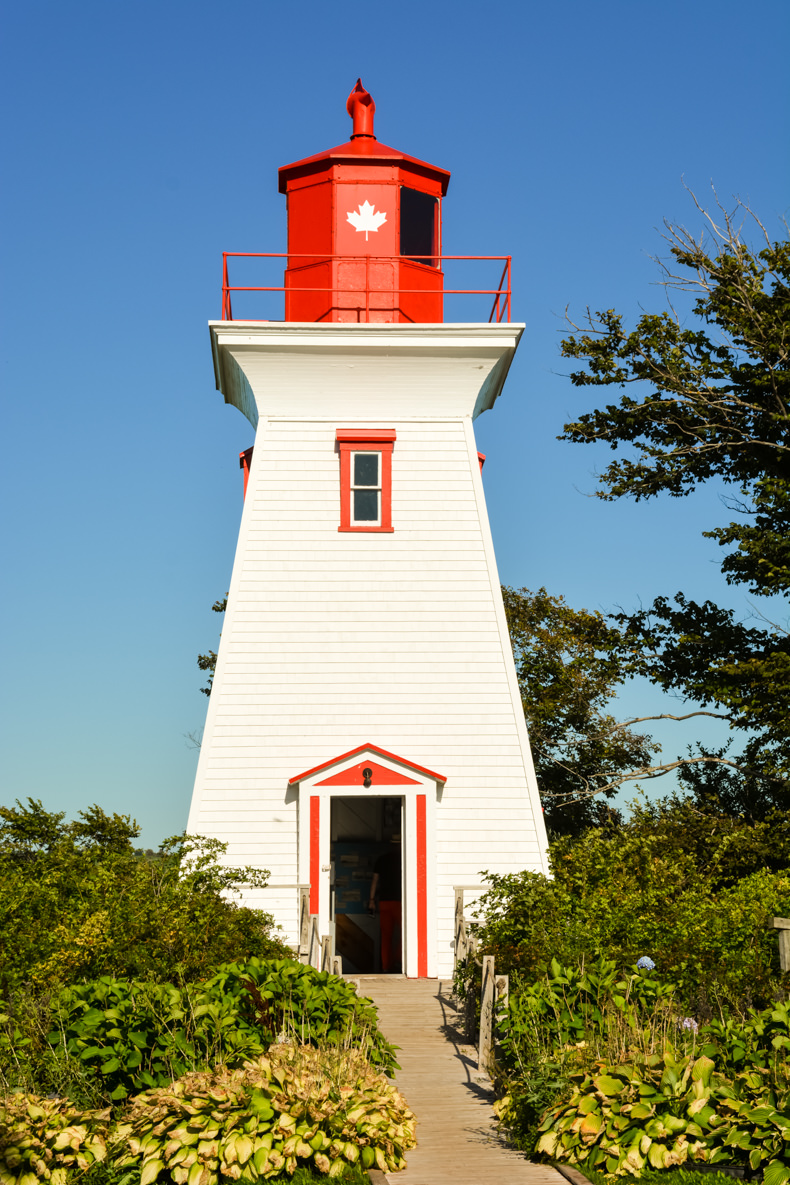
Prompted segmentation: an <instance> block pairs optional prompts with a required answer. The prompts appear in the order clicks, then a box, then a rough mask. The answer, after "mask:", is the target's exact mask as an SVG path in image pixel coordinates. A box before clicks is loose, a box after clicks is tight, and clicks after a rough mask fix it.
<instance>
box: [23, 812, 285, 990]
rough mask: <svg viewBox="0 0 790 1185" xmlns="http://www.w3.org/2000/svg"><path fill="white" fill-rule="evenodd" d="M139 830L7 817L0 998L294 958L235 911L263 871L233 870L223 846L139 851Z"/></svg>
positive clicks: (116, 818)
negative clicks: (253, 958) (239, 894)
mask: <svg viewBox="0 0 790 1185" xmlns="http://www.w3.org/2000/svg"><path fill="white" fill-rule="evenodd" d="M138 833H139V828H138V827H137V825H136V824H135V823H133V822H132V821H131V820H130V818H129V816H128V815H106V814H105V813H104V811H102V810H101V809H100V808H99V807H97V806H94V807H91V808H90V809H89V810H88V811H83V812H81V813H80V816H79V818H78V820H77V821H75V822H72V823H65V822H64V817H63V814H62V813H60V812H58V813H50V812H47V811H45V810H44V808H43V806H42V805H41V803H40V802H36V801H35V800H34V799H28V804H27V806H22V805H21V804H20V803H17V805H16V807H0V994H2V995H3V996H4V997H5V998H6V999H9V998H10V997H11V995H12V994H13V993H14V992H16V991H18V990H19V989H20V988H27V989H29V990H31V991H33V992H34V993H42V992H50V991H56V990H57V989H58V988H60V987H62V986H64V985H66V984H70V983H79V982H84V981H87V980H92V979H97V978H99V977H100V976H102V975H112V976H116V977H118V978H121V979H156V980H160V981H161V980H165V979H169V978H176V979H177V980H178V981H179V982H187V981H192V980H198V979H201V978H204V977H205V976H206V975H209V974H210V973H211V971H212V969H213V968H214V967H215V966H216V965H217V964H218V963H222V962H226V961H228V960H229V959H238V958H246V957H248V956H250V955H257V956H259V957H263V958H281V957H283V956H284V955H286V954H288V953H290V952H288V950H287V948H286V947H285V946H284V945H283V943H282V942H281V941H280V939H279V937H278V936H277V935H276V934H274V933H273V927H274V922H273V918H272V917H271V916H270V915H269V914H265V913H262V912H260V911H259V910H252V909H245V908H241V907H239V906H237V905H236V904H235V903H234V902H233V901H232V900H230V899H229V897H228V891H230V892H232V891H233V890H234V889H235V888H237V887H238V886H239V885H242V884H247V885H250V886H253V887H261V886H263V885H265V884H266V881H267V879H268V875H269V874H268V873H267V872H266V871H265V870H264V869H255V868H229V867H227V866H226V865H225V864H223V862H222V860H223V857H224V853H225V850H226V848H227V845H226V844H223V843H221V842H219V841H218V840H215V839H207V838H205V837H201V836H192V837H190V836H176V837H173V838H172V839H169V840H166V841H165V842H164V843H163V844H162V846H161V848H160V850H159V851H158V852H156V853H154V852H140V851H136V850H135V849H134V848H133V847H132V840H133V839H134V838H135V837H136V836H137V835H138Z"/></svg>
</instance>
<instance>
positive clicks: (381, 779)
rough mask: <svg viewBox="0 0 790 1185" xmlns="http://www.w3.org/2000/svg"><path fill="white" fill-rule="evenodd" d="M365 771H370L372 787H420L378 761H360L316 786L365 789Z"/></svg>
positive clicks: (369, 776)
mask: <svg viewBox="0 0 790 1185" xmlns="http://www.w3.org/2000/svg"><path fill="white" fill-rule="evenodd" d="M365 770H369V771H370V773H369V774H368V778H369V779H370V785H371V786H419V785H420V783H419V782H416V781H415V780H414V778H407V777H406V775H405V774H402V773H399V772H398V771H397V770H394V769H387V767H386V766H385V765H379V764H378V762H377V761H360V762H359V764H358V765H352V766H349V768H348V769H344V770H341V771H340V773H339V774H332V776H331V778H324V780H323V782H316V786H360V787H361V788H363V789H365V788H366V787H365V780H366V779H365Z"/></svg>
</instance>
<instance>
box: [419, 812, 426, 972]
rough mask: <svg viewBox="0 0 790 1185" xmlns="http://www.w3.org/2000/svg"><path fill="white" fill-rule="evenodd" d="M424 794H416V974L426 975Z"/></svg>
mask: <svg viewBox="0 0 790 1185" xmlns="http://www.w3.org/2000/svg"><path fill="white" fill-rule="evenodd" d="M425 802H426V800H425V795H424V794H418V795H417V976H418V978H419V979H425V978H426V976H427V975H428V852H427V842H426V831H427V827H426V809H425Z"/></svg>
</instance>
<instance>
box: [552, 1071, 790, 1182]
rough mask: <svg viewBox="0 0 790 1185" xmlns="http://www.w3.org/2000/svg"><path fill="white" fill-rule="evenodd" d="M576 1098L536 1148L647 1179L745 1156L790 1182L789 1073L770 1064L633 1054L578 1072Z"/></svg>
mask: <svg viewBox="0 0 790 1185" xmlns="http://www.w3.org/2000/svg"><path fill="white" fill-rule="evenodd" d="M571 1081H572V1083H573V1084H574V1089H573V1092H572V1094H571V1097H570V1099H569V1100H568V1101H566V1102H562V1103H559V1104H558V1105H556V1106H554V1107H552V1108H551V1109H550V1110H549V1111H548V1113H547V1114H546V1116H545V1118H544V1120H543V1122H542V1123H541V1125H540V1131H541V1133H542V1134H541V1136H540V1138H539V1140H538V1143H537V1151H538V1152H540V1153H543V1154H544V1155H547V1156H550V1157H553V1158H555V1159H556V1160H560V1161H566V1162H567V1163H569V1164H580V1163H584V1164H585V1165H589V1167H590V1168H594V1169H597V1170H598V1171H600V1172H605V1173H607V1174H612V1175H615V1176H622V1175H625V1174H629V1173H630V1174H633V1175H634V1176H637V1177H638V1176H639V1175H640V1174H641V1172H642V1170H643V1169H644V1168H645V1167H646V1166H649V1167H652V1168H654V1169H668V1168H672V1167H674V1166H676V1165H682V1164H685V1163H686V1162H687V1161H696V1162H699V1163H703V1164H717V1163H722V1162H727V1163H740V1164H743V1165H744V1166H745V1167H747V1168H748V1169H749V1170H750V1171H752V1172H756V1171H758V1170H761V1171H763V1172H764V1178H763V1179H764V1180H765V1181H767V1182H769V1185H786V1182H788V1181H790V1154H788V1147H789V1146H790V1113H788V1108H790V1077H789V1076H788V1072H787V1065H786V1063H785V1064H784V1072H783V1073H782V1075H781V1077H780V1079H779V1080H777V1078H776V1077H773V1076H772V1075H771V1073H770V1071H769V1070H767V1069H762V1070H758V1069H749V1070H745V1071H743V1072H741V1073H737V1074H734V1075H732V1076H726V1075H724V1074H721V1073H716V1072H715V1065H714V1062H713V1061H712V1060H711V1059H710V1058H708V1057H706V1056H705V1055H704V1054H701V1055H700V1056H698V1057H694V1056H693V1055H688V1056H686V1057H685V1058H678V1059H676V1058H675V1057H674V1055H673V1054H672V1052H671V1051H670V1050H666V1051H665V1052H664V1053H663V1054H657V1053H655V1054H649V1055H647V1056H644V1055H639V1054H637V1055H635V1056H634V1057H633V1058H632V1059H631V1060H630V1061H629V1062H628V1063H627V1064H623V1065H611V1064H608V1063H606V1062H599V1063H597V1064H596V1065H594V1066H593V1067H592V1068H591V1070H589V1071H584V1072H580V1073H577V1074H574V1075H572V1076H571Z"/></svg>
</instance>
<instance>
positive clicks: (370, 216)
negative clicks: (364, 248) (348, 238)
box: [346, 201, 387, 242]
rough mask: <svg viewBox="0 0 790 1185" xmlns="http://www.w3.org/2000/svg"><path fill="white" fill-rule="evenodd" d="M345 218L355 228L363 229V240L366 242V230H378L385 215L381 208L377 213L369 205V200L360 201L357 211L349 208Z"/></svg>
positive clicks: (384, 220)
mask: <svg viewBox="0 0 790 1185" xmlns="http://www.w3.org/2000/svg"><path fill="white" fill-rule="evenodd" d="M346 219H347V221H348V222H350V223H351V225H352V226H353V227H355V228H356V230H364V232H365V242H367V241H368V232H369V231H371V230H378V228H379V227H380V226H381V224H382V222H386V221H387V215H386V214H384V213H383V212H382V211H381V210H379V212H378V214H377V213H376V208H375V206H371V204H370V202H367V201H365V202H361V203H360V206H359V213H357V212H356V210H349V212H348V214H346Z"/></svg>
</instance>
